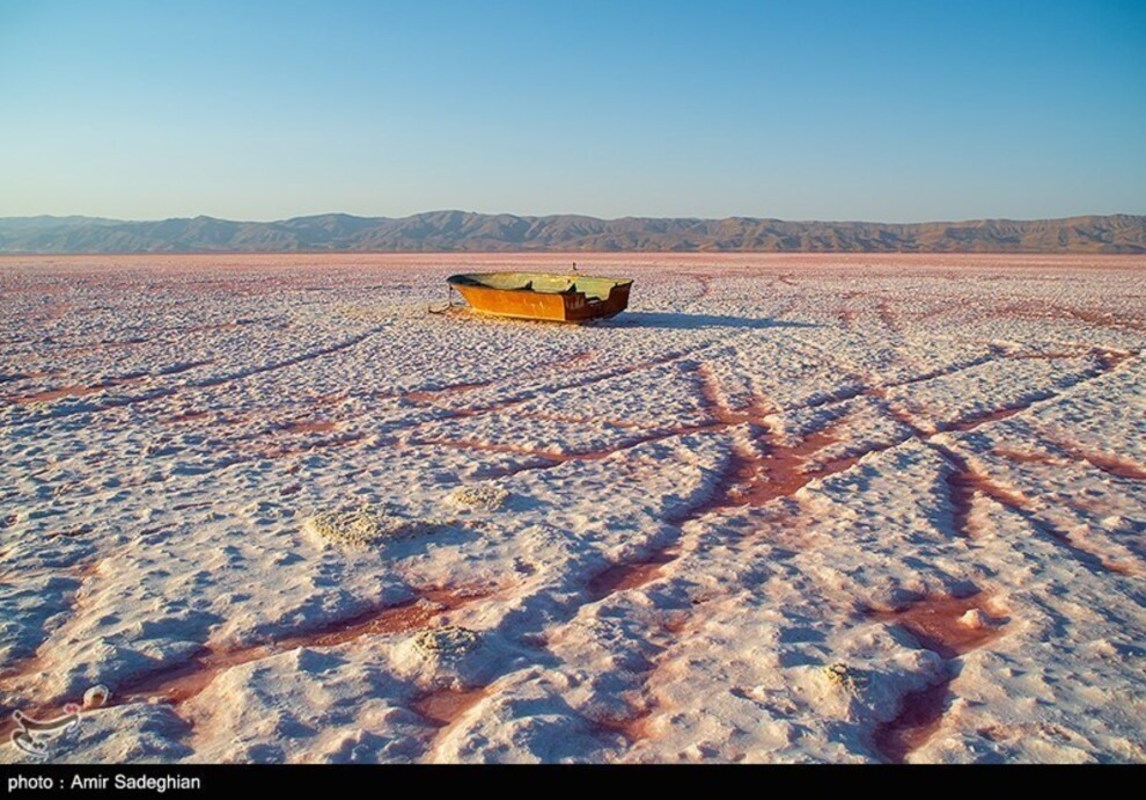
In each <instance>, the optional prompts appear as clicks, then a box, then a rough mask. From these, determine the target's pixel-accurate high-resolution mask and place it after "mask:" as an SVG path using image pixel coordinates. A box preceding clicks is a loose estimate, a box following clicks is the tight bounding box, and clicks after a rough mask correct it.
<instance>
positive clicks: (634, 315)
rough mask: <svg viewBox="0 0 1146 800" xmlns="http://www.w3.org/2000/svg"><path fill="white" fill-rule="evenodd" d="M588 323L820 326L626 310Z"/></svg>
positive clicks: (686, 327)
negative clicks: (614, 315) (608, 317)
mask: <svg viewBox="0 0 1146 800" xmlns="http://www.w3.org/2000/svg"><path fill="white" fill-rule="evenodd" d="M588 324H589V325H590V326H592V327H594V328H672V329H675V330H703V329H705V328H741V329H745V328H748V329H752V328H758V329H764V328H819V327H821V326H820V325H817V324H816V323H814V322H792V321H788V320H778V319H767V318H764V319H759V318H751V317H734V316H731V315H728V314H685V313H679V312H674V311H626V312H625V313H623V314H620V315H619V316H616V317H614V318H612V319H606V320H598V321H594V322H590V323H588Z"/></svg>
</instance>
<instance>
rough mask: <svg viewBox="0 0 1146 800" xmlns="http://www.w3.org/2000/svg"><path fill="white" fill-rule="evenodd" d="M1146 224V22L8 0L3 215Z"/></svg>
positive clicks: (880, 13) (2, 22) (2, 45)
mask: <svg viewBox="0 0 1146 800" xmlns="http://www.w3.org/2000/svg"><path fill="white" fill-rule="evenodd" d="M442 208H460V209H465V210H471V211H483V212H511V213H520V214H547V213H584V214H591V215H594V216H602V217H619V216H627V215H634V216H694V217H723V216H731V215H743V216H760V217H780V218H784V219H836V220H843V219H865V220H879V221H903V222H909V221H919V220H933V219H968V218H977V217H1012V218H1035V217H1057V216H1069V215H1074V214H1085V213H1113V212H1128V213H1139V214H1142V213H1146V2H1142V0H1130V1H1129V2H1114V0H1110V1H1108V2H1104V1H1103V0H1089V1H1087V2H1055V0H1040V1H1039V2H1019V1H1017V0H1012V1H1008V0H995V1H994V2H978V0H962V1H961V2H940V0H913V1H907V0H905V1H904V2H892V0H860V1H859V2H855V1H854V0H853V2H827V1H826V0H801V2H767V1H766V0H757V1H756V2H731V1H729V2H722V1H721V0H710V1H709V2H704V3H700V2H695V3H693V2H673V1H672V0H662V1H661V2H657V3H654V2H626V0H612V2H598V1H597V0H569V1H568V2H556V1H553V2H547V1H546V0H535V2H511V1H510V0H506V1H504V2H494V1H487V2H483V0H470V1H469V2H452V1H449V2H447V1H441V2H438V1H435V0H421V2H417V1H414V0H412V1H411V2H405V1H401V2H398V1H394V2H386V1H385V0H371V1H369V2H351V1H349V0H344V1H343V2H337V0H330V1H329V2H298V1H296V0H274V2H255V1H254V0H252V1H251V2H239V0H227V1H226V2H217V1H216V0H192V1H186V2H185V1H184V0H164V1H163V2H157V1H156V0H145V1H139V2H137V1H135V0H104V1H101V0H73V1H71V2H66V1H65V0H0V216H15V215H31V214H88V215H96V216H110V217H117V218H132V219H158V218H164V217H170V216H194V215H197V214H208V215H211V216H219V217H228V218H233V219H276V218H283V217H289V216H297V215H303V214H313V213H321V212H328V211H342V212H347V213H353V214H361V215H381V216H404V215H406V214H410V213H415V212H418V211H427V210H434V209H442Z"/></svg>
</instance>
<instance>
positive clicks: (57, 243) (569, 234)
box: [0, 211, 1146, 253]
mask: <svg viewBox="0 0 1146 800" xmlns="http://www.w3.org/2000/svg"><path fill="white" fill-rule="evenodd" d="M394 251H405V252H409V251H423V252H435V251H437V252H441V251H604V252H623V251H672V252H690V251H696V252H722V251H726V252H738V251H740V252H866V253H896V252H918V253H990V252H1000V253H1146V216H1135V215H1129V214H1114V215H1108V216H1084V217H1070V218H1067V219H1048V220H1023V221H1016V220H1004V219H986V220H972V221H966V222H922V223H908V224H887V223H876V222H792V221H784V220H778V219H754V218H749V217H728V218H726V219H688V218H648V217H624V218H622V219H612V220H605V219H597V218H595V217H587V216H577V215H570V214H560V215H551V216H541V217H530V216H516V215H513V214H477V213H471V212H465V211H433V212H428V213H424V214H415V215H413V216H409V217H402V218H388V217H355V216H350V215H348V214H322V215H318V216H309V217H296V218H293V219H287V220H281V221H278V222H234V221H230V220H224V219H215V218H213V217H203V216H200V217H194V218H191V219H167V220H162V221H151V222H130V221H123V220H112V219H101V218H97V217H50V216H40V217H7V218H0V253H178V252H244V253H246V252H394Z"/></svg>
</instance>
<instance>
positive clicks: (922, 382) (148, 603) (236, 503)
mask: <svg viewBox="0 0 1146 800" xmlns="http://www.w3.org/2000/svg"><path fill="white" fill-rule="evenodd" d="M577 260H578V262H579V264H580V266H581V268H582V269H584V270H586V271H591V272H600V273H603V274H609V273H617V274H627V275H631V276H632V277H634V278H635V279H636V284H635V288H634V294H633V301H632V308H631V309H630V311H628V312H626V313H625V314H622V315H620V316H618V317H616V318H615V319H613V320H611V321H607V322H603V323H598V324H594V325H589V326H584V327H565V326H559V325H546V324H539V323H528V322H507V321H498V320H491V319H483V318H477V317H473V316H470V315H468V314H466V313H464V312H452V313H450V314H446V315H440V316H438V315H428V314H426V313H425V307H426V304H427V303H430V302H434V303H438V302H440V300H441V298H442V296H443V290H442V286H443V281H444V278H445V276H447V275H449V274H452V273H454V272H459V271H464V270H466V269H498V268H504V269H546V268H549V269H552V270H560V269H563V268H564V267H565V265H566V263H565V259H564V258H563V257H560V256H549V255H538V256H530V257H524V256H500V255H498V256H465V257H462V256H418V255H409V256H406V255H403V256H373V255H361V256H273V257H272V256H243V257H228V256H178V257H176V256H148V257H123V258H116V257H74V258H73V257H69V258H15V257H5V258H4V259H0V295H2V296H3V303H0V320H2V322H0V325H2V334H0V335H2V337H3V340H4V360H3V364H2V365H0V398H2V399H3V401H2V403H3V404H2V406H0V431H2V437H0V464H2V465H3V467H2V475H3V478H4V480H3V482H2V483H0V608H2V609H3V614H2V616H0V714H2V720H0V733H2V734H4V738H5V739H6V738H7V733H8V732H9V731H11V730H12V727H13V722H12V720H11V711H13V710H15V709H22V710H25V711H27V712H28V713H33V712H38V713H40V714H42V715H48V716H50V715H51V714H52V713H54V712H55V711H56V710H58V709H60V708H62V707H63V705H64V704H65V703H67V702H79V701H80V700H81V699H82V698H83V697H84V695H85V692H88V691H89V689H91V687H93V686H97V685H103V686H104V687H106V690H107V691H108V695H107V697H108V699H107V702H106V703H105V704H103V705H100V706H98V707H90V708H88V709H87V710H85V711H84V712H83V718H82V722H81V725H80V727H79V728H78V730H76V731H74V732H71V733H69V734H68V735H67V736H66V737H65V738H63V739H61V740H60V741H58V742H57V743H55V745H54V746H53V748H52V751H51V752H52V757H53V759H55V760H59V761H76V762H79V761H112V760H114V761H168V762H177V761H240V762H246V761H289V762H313V761H337V762H351V761H354V762H357V761H364V762H375V761H475V762H492V761H504V762H529V761H574V762H607V761H622V762H625V761H628V762H646V761H658V762H660V761H697V760H716V761H747V762H773V761H785V762H792V761H860V762H862V761H946V762H969V761H978V762H992V761H1058V762H1075V761H1078V762H1083V761H1133V762H1140V761H1143V760H1146V723H1144V722H1143V720H1146V696H1144V694H1143V690H1142V686H1143V683H1142V669H1143V656H1144V655H1146V648H1144V646H1143V641H1144V640H1146V636H1144V627H1146V610H1144V609H1143V604H1142V597H1143V580H1144V578H1146V560H1144V559H1146V546H1144V539H1143V537H1144V534H1146V484H1144V480H1146V449H1144V448H1146V445H1144V443H1146V435H1144V434H1146V376H1144V372H1143V369H1144V367H1143V362H1142V356H1141V353H1142V347H1143V344H1144V343H1146V333H1144V331H1146V316H1144V314H1143V305H1142V302H1141V280H1142V279H1141V276H1142V274H1143V270H1144V269H1146V261H1144V260H1143V259H1141V258H1136V257H1105V258H1083V257H1064V258H1057V257H1040V256H1007V257H1000V256H912V257H887V256H881V257H866V256H865V257H856V256H807V255H797V256H770V255H769V256H755V255H754V256H747V255H745V256H739V255H736V256H719V255H712V256H710V255H701V254H690V255H680V256H664V255H659V254H658V255H656V256H652V255H650V256H583V255H580V256H578V259H577ZM355 509H360V510H361V509H368V510H369V509H373V510H374V511H371V514H373V516H370V515H367V516H361V515H359V517H354V516H353V514H354V513H355V512H354V510H355ZM378 509H384V510H385V514H383V513H382V512H381V511H377V510H378ZM348 512H349V513H350V514H351V516H350V517H345V518H344V517H339V516H338V515H339V514H345V513H348ZM360 517H361V518H360ZM315 519H318V520H320V522H321V521H323V520H325V521H326V522H328V523H330V524H331V525H332V526H333V527H331V528H330V530H335V529H337V530H340V531H341V530H343V529H342V528H340V527H339V525H340V524H341V523H342V522H346V525H345V526H344V527H345V531H343V533H346V532H348V533H346V535H345V536H343V535H336V536H334V541H332V540H330V539H327V538H325V536H324V535H315V532H314V526H313V524H310V525H308V521H313V520H315ZM393 520H398V521H399V522H400V523H401V526H408V527H410V530H414V529H417V530H418V531H419V535H375V534H378V532H379V531H382V532H383V533H385V532H387V531H389V530H390V528H391V527H393V526H392V525H391V522H392V521H393ZM336 523H337V524H336ZM367 523H369V524H367ZM318 528H320V529H323V530H327V528H325V527H324V526H323V525H322V524H320V525H319V526H318ZM422 528H425V530H424V531H423V530H422ZM383 529H384V530H383ZM402 531H406V527H402ZM328 532H329V531H328ZM344 540H345V541H344ZM351 545H352V546H351ZM22 757H23V754H22V753H20V752H19V751H18V750H17V749H15V748H14V747H12V746H10V745H7V744H5V745H4V746H3V747H0V760H3V761H19V760H20V759H21V758H22Z"/></svg>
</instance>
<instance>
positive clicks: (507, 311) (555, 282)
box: [447, 272, 633, 322]
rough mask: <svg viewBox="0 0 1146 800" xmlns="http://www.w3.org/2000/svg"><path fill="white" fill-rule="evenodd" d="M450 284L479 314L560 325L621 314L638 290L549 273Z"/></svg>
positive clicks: (485, 275)
mask: <svg viewBox="0 0 1146 800" xmlns="http://www.w3.org/2000/svg"><path fill="white" fill-rule="evenodd" d="M447 282H448V283H449V285H450V286H451V287H453V288H454V289H456V290H457V291H458V293H459V294H461V296H462V297H464V298H465V300H466V302H467V303H469V305H470V307H471V308H473V309H474V310H475V311H479V312H481V313H484V314H497V315H498V316H503V317H517V318H519V319H543V320H555V321H558V322H586V321H588V320H592V319H604V318H607V317H612V316H614V315H615V314H619V313H620V312H622V311H624V310H625V308H626V307H627V306H628V304H629V289H630V288H631V287H632V285H633V282H632V281H631V280H628V279H623V278H604V277H600V276H597V275H578V274H572V275H560V274H553V273H547V272H471V273H466V274H463V275H451V276H450V277H449V278H448V279H447Z"/></svg>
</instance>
